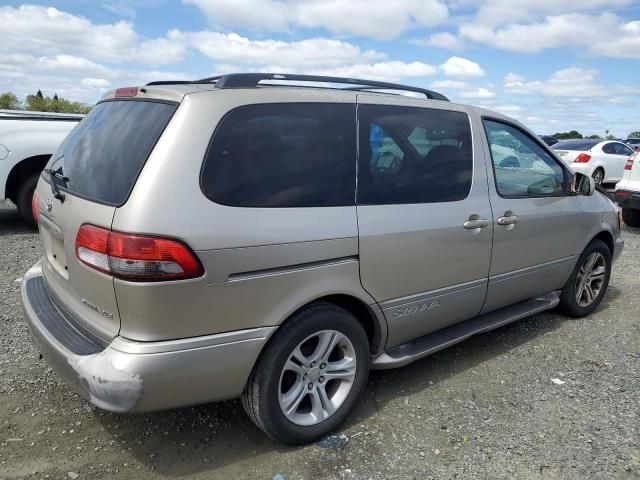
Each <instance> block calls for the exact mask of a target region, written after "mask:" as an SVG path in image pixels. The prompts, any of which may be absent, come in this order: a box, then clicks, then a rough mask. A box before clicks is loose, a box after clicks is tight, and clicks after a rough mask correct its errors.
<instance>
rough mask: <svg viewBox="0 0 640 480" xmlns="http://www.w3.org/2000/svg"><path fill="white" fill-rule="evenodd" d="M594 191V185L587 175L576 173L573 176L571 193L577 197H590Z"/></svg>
mask: <svg viewBox="0 0 640 480" xmlns="http://www.w3.org/2000/svg"><path fill="white" fill-rule="evenodd" d="M595 190H596V183H595V182H594V181H593V178H591V177H590V176H589V175H584V174H583V173H576V174H575V175H574V177H573V185H572V186H571V191H573V192H574V193H577V194H579V195H587V196H591V195H593V192H595Z"/></svg>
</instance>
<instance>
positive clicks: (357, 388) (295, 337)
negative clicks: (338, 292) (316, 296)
mask: <svg viewBox="0 0 640 480" xmlns="http://www.w3.org/2000/svg"><path fill="white" fill-rule="evenodd" d="M316 339H317V341H316ZM325 339H326V342H325ZM322 345H326V346H327V347H326V348H322V347H321V346H322ZM328 345H335V346H333V347H332V346H328ZM323 352H326V353H323ZM316 357H317V358H316ZM298 359H301V360H302V361H298ZM369 362H370V352H369V340H368V338H367V334H366V333H365V331H364V329H363V328H362V325H361V324H360V323H359V322H358V320H357V319H356V318H355V317H354V316H353V315H352V314H351V313H349V312H347V311H346V310H344V309H342V308H340V307H338V306H336V305H333V304H330V303H316V304H312V305H310V306H309V307H307V308H305V309H304V310H302V311H300V312H298V313H296V314H295V315H294V316H293V317H292V318H291V319H290V320H289V321H288V322H287V323H286V324H284V325H283V326H281V327H280V328H279V329H278V330H277V331H276V333H275V334H274V335H273V337H272V338H271V339H270V340H269V343H268V344H267V346H266V347H265V349H264V351H263V352H262V354H261V356H260V358H259V360H258V362H257V363H256V365H255V366H254V368H253V371H252V372H251V375H250V377H249V380H248V381H247V385H246V386H245V390H244V392H243V394H242V398H241V400H242V406H243V407H244V409H245V411H246V412H247V414H248V415H249V417H250V418H251V420H252V421H253V422H254V423H255V424H256V425H257V426H258V427H259V428H260V429H262V430H263V431H264V432H265V433H266V434H267V435H269V436H270V437H272V438H274V439H275V440H278V441H280V442H283V443H287V444H291V445H299V444H304V443H308V442H311V441H313V440H315V439H317V438H319V437H321V436H323V435H326V434H328V433H329V432H331V431H332V430H334V429H335V428H337V427H338V426H339V425H340V424H341V423H342V421H343V420H344V419H345V418H346V417H347V415H348V414H349V412H350V411H351V410H352V408H353V407H354V405H355V404H356V402H357V401H358V398H359V397H360V395H361V394H362V392H363V391H364V389H365V387H366V385H367V378H368V376H369ZM325 375H326V378H325ZM316 407H318V408H316Z"/></svg>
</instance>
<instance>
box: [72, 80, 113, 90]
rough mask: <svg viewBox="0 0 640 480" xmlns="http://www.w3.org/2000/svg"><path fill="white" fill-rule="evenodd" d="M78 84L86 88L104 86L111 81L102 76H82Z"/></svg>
mask: <svg viewBox="0 0 640 480" xmlns="http://www.w3.org/2000/svg"><path fill="white" fill-rule="evenodd" d="M80 84H81V85H82V86H83V87H88V88H106V87H108V86H109V85H110V84H111V82H109V80H105V79H104V78H83V79H82V80H80Z"/></svg>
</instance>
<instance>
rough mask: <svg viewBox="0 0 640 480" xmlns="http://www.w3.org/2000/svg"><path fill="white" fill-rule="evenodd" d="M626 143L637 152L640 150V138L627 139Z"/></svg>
mask: <svg viewBox="0 0 640 480" xmlns="http://www.w3.org/2000/svg"><path fill="white" fill-rule="evenodd" d="M624 143H626V144H627V146H628V147H629V148H631V149H633V150H634V151H636V152H637V151H638V150H640V138H627V139H626V140H625V141H624Z"/></svg>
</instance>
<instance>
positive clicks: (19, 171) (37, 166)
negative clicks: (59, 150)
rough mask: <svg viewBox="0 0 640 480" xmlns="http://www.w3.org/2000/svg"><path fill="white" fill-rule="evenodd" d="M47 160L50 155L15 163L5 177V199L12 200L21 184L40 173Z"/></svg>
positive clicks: (35, 156)
mask: <svg viewBox="0 0 640 480" xmlns="http://www.w3.org/2000/svg"><path fill="white" fill-rule="evenodd" d="M49 158H51V154H42V155H32V156H30V157H27V158H24V159H22V160H20V161H19V162H18V163H16V164H15V165H14V166H13V167H12V168H11V171H10V172H9V175H8V176H7V182H6V184H5V192H4V193H5V198H9V199H12V200H13V199H14V198H15V196H16V195H17V194H18V189H19V188H20V185H21V184H22V182H23V181H24V180H25V179H27V178H28V177H30V176H31V175H33V174H34V173H39V172H41V171H42V169H43V168H44V166H45V165H46V164H47V161H48V160H49Z"/></svg>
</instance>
